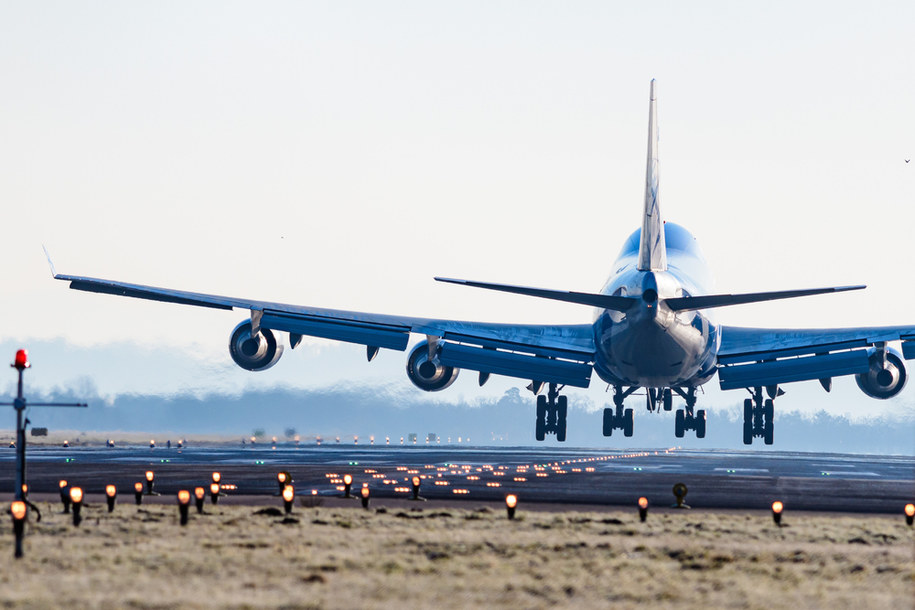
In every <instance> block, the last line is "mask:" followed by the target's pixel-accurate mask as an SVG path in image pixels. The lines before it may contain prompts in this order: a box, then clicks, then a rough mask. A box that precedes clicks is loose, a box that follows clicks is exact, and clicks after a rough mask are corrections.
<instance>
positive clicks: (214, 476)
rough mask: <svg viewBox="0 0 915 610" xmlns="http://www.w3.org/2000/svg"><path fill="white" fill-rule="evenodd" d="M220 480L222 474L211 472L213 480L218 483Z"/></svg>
mask: <svg viewBox="0 0 915 610" xmlns="http://www.w3.org/2000/svg"><path fill="white" fill-rule="evenodd" d="M221 480H222V475H221V474H219V473H218V472H214V473H213V482H214V483H219V482H220V481H221Z"/></svg>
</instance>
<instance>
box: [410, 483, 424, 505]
mask: <svg viewBox="0 0 915 610" xmlns="http://www.w3.org/2000/svg"><path fill="white" fill-rule="evenodd" d="M412 483H413V497H412V498H411V500H417V501H420V502H424V501H425V500H426V499H425V498H420V497H419V484H420V483H422V479H420V478H419V477H413V480H412Z"/></svg>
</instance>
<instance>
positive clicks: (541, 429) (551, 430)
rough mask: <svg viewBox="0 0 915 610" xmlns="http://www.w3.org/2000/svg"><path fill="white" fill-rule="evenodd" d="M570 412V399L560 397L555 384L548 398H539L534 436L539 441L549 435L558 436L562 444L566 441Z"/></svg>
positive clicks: (550, 387)
mask: <svg viewBox="0 0 915 610" xmlns="http://www.w3.org/2000/svg"><path fill="white" fill-rule="evenodd" d="M568 410H569V399H568V397H566V396H560V395H559V389H557V387H556V384H555V383H551V384H550V385H549V389H547V393H546V396H543V395H540V396H538V397H537V426H536V429H535V434H534V436H535V437H536V438H537V440H538V441H542V440H543V439H545V438H546V435H547V434H556V440H557V441H559V442H560V443H562V442H565V440H566V414H567V413H568Z"/></svg>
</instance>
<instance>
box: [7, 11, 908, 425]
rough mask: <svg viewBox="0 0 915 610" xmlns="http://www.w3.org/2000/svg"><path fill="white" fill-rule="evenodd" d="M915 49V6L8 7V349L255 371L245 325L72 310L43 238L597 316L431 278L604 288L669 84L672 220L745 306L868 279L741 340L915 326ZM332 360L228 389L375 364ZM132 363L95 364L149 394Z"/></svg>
mask: <svg viewBox="0 0 915 610" xmlns="http://www.w3.org/2000/svg"><path fill="white" fill-rule="evenodd" d="M913 31H915V5H913V4H912V3H911V2H880V3H872V4H863V3H860V2H769V3H765V4H759V3H757V4H752V3H737V2H706V3H679V2H641V3H631V2H629V3H623V2H620V3H613V2H575V3H569V2H493V1H486V2H460V3H458V2H454V3H443V2H428V1H423V2H345V3H344V2H261V3H256V4H255V3H235V2H222V1H220V2H193V3H189V2H155V3H150V2H145V3H126V2H92V3H79V2H42V3H26V2H3V3H2V4H0V82H2V83H3V85H2V95H0V185H2V191H0V194H2V198H3V208H2V209H3V210H4V214H3V226H4V229H5V230H4V231H3V237H4V239H3V240H2V241H0V260H2V261H3V262H2V263H0V265H2V267H0V268H2V270H3V281H2V289H0V290H2V297H3V298H0V319H2V320H3V323H2V325H0V340H2V341H3V342H4V345H6V344H7V343H9V344H12V343H15V342H19V343H23V344H27V343H28V342H29V341H30V340H31V341H36V340H39V339H42V340H49V341H53V340H57V339H62V340H65V341H67V342H69V343H71V344H75V345H79V346H89V345H91V346H96V347H104V346H105V345H107V344H109V343H111V342H137V343H140V344H143V345H144V346H146V348H148V349H150V350H164V351H165V352H167V351H168V350H179V352H180V353H181V357H182V358H191V360H192V361H195V362H199V363H200V367H201V369H200V371H201V372H195V371H194V370H193V369H192V370H191V371H189V372H188V373H187V377H188V378H189V379H190V380H191V381H189V383H192V384H193V383H196V384H198V385H203V386H205V385H206V384H207V382H206V381H202V380H201V379H202V377H201V376H202V375H203V373H202V371H209V370H210V369H211V368H212V367H213V366H216V367H221V368H224V369H226V370H228V369H230V368H231V364H230V360H229V357H228V354H227V349H226V344H227V341H228V335H229V332H230V331H231V329H232V327H233V326H234V325H235V324H236V323H237V322H238V321H239V320H241V319H242V318H243V317H244V314H243V313H240V312H235V313H226V312H214V311H208V310H204V309H196V308H190V307H180V306H175V305H164V304H157V303H144V302H140V301H136V300H126V299H118V298H114V297H106V296H102V295H89V294H84V293H78V292H75V291H69V290H67V289H66V285H65V284H63V283H62V282H54V281H52V280H51V279H50V278H49V274H48V270H47V265H46V263H45V261H44V258H43V255H42V253H41V244H42V243H44V244H46V245H47V246H48V248H49V249H50V251H51V253H52V255H53V256H54V259H55V263H56V264H57V267H58V270H59V271H61V272H64V273H71V274H81V275H91V276H96V277H107V278H112V279H121V280H126V281H133V282H137V283H146V284H152V285H163V286H170V287H175V288H183V289H190V290H198V291H203V292H212V293H220V294H230V295H237V296H246V297H251V298H263V299H269V300H275V301H282V302H291V303H301V304H310V305H317V306H325V307H339V308H347V309H355V310H363V311H376V312H386V313H401V314H416V315H427V316H434V317H450V318H457V319H481V320H490V321H504V322H513V321H516V322H540V323H547V322H586V321H590V315H591V312H590V310H589V309H588V308H584V307H580V306H575V305H569V304H561V303H552V302H548V301H542V300H537V299H530V298H524V297H519V296H514V295H500V294H494V293H488V292H484V291H479V290H474V289H469V288H461V287H456V286H447V285H441V284H437V283H435V282H433V281H432V276H434V275H445V276H454V277H467V278H473V279H479V280H488V281H496V282H506V283H517V284H527V285H535V286H544V287H551V288H558V289H571V290H582V291H594V290H596V289H598V288H599V287H600V286H601V284H602V282H603V281H604V279H605V278H606V276H607V274H608V273H609V271H610V265H611V262H612V261H613V259H614V258H615V256H616V254H617V251H618V249H619V247H620V245H621V243H622V241H623V240H624V238H625V237H626V236H627V235H628V234H629V233H630V232H631V231H632V230H633V229H634V228H635V227H636V226H637V225H638V223H639V221H640V212H641V205H642V194H643V188H644V168H645V144H646V138H647V117H648V86H649V81H650V79H652V78H657V79H658V87H659V120H660V129H661V145H660V158H661V181H660V183H661V206H662V212H663V214H664V216H665V218H666V219H668V220H670V221H673V222H678V223H680V224H683V225H685V226H686V227H688V228H689V229H690V230H691V231H692V232H693V233H694V234H695V235H696V236H697V238H698V239H699V242H700V244H701V246H702V247H703V249H704V251H705V254H706V257H707V258H708V260H709V263H710V265H711V267H712V270H713V272H714V273H715V275H716V278H717V284H718V286H717V287H718V289H719V290H721V291H729V292H730V291H733V292H738V291H753V290H775V289H791V288H800V287H809V286H823V285H840V284H853V283H867V284H868V285H869V288H868V290H866V291H863V292H861V293H854V294H847V295H837V296H832V297H829V296H826V297H814V298H811V299H803V300H792V301H789V302H783V303H767V304H762V305H754V306H746V307H736V308H730V309H727V310H722V311H721V313H720V316H719V318H720V320H721V321H722V322H725V323H730V324H741V325H753V326H846V325H862V324H867V325H882V324H893V323H904V324H908V323H913V324H915V310H913V307H912V302H913V300H915V288H913V284H912V281H911V278H910V277H909V273H908V270H909V269H908V267H909V263H910V262H911V260H912V258H911V245H910V244H911V241H910V240H911V232H912V227H913V225H915V197H913V194H915V162H913V163H910V164H906V163H905V162H904V159H907V158H912V157H915V138H913V136H915V113H913V112H912V109H913V108H915V64H913V60H912V57H913V55H912V32H913ZM341 350H342V351H341ZM322 352H324V353H327V352H333V353H334V357H333V359H332V360H333V361H334V362H337V361H339V362H341V363H342V362H345V361H346V360H345V358H342V357H340V354H344V355H347V356H349V355H352V356H353V357H354V358H356V359H358V358H359V357H361V356H359V350H356V349H349V348H340V349H337V348H330V347H320V348H310V349H309V350H303V352H301V353H299V352H296V353H294V354H292V356H291V357H286V358H284V360H283V361H282V362H280V364H278V365H277V367H275V369H274V371H270V372H268V373H267V374H266V375H267V376H266V377H258V376H251V375H249V374H247V373H244V372H242V371H237V372H236V371H233V373H232V374H233V375H237V377H236V378H235V379H244V380H245V381H244V383H261V381H260V379H265V380H273V381H276V380H285V381H295V382H296V383H300V384H314V383H320V382H321V381H323V380H325V379H327V378H333V377H334V376H335V375H336V376H338V377H339V378H346V377H347V376H348V375H349V374H350V371H349V370H348V368H347V367H346V365H343V364H341V366H340V368H337V369H334V371H332V372H327V368H328V367H327V366H326V365H321V366H320V370H322V371H323V373H322V374H321V375H320V376H319V375H316V374H314V372H313V371H314V370H315V366H317V365H316V364H315V362H314V361H315V360H317V359H320V357H321V356H320V354H321V353H322ZM119 353H120V352H119ZM0 356H2V354H0ZM387 358H388V360H386V362H390V363H395V364H396V366H395V364H389V365H382V366H381V368H379V369H378V370H379V371H385V372H387V369H385V368H384V367H385V366H388V367H389V368H390V370H392V371H395V374H397V375H399V376H400V378H399V379H398V381H397V383H408V382H406V379H405V376H404V375H403V373H402V363H403V360H404V358H405V356H404V355H403V354H393V355H388V356H387ZM214 363H215V364H214ZM78 364H80V363H70V364H68V365H67V372H68V374H69V372H70V371H71V370H72V369H75V368H78V366H77V365H78ZM122 365H123V366H124V367H136V365H137V363H136V362H133V363H131V362H129V361H128V362H122ZM357 366H358V370H359V371H363V370H364V369H365V367H366V366H367V365H365V363H364V361H359V362H358V363H356V362H354V364H353V367H357ZM148 369H149V370H144V371H143V374H144V378H145V379H146V384H147V385H155V384H157V383H161V384H166V385H168V384H169V383H170V384H172V385H174V383H175V382H174V379H172V378H169V379H170V381H167V382H166V381H165V380H163V379H158V376H159V375H162V376H164V375H165V373H164V372H163V371H161V370H159V369H157V368H156V367H155V366H150V367H148ZM280 369H283V370H282V371H279V372H275V371H278V370H280ZM115 370H117V369H115V368H112V369H107V370H106V371H96V372H94V373H90V372H89V371H87V375H90V376H97V377H98V378H104V377H105V375H106V374H107V375H108V377H111V378H112V379H115V378H116V377H117V378H119V379H121V385H124V383H123V379H125V378H126V377H124V376H123V375H120V374H115V373H114V372H113V371H115ZM310 371H311V372H310ZM359 374H360V375H361V374H362V373H361V372H360V373H359ZM61 375H64V373H63V369H61ZM243 376H244V377H243ZM207 379H208V378H207ZM213 379H214V381H213V383H216V380H217V379H218V376H216V377H213ZM251 379H254V380H253V381H249V380H251ZM220 383H222V382H221V381H220ZM111 384H112V385H110V386H109V387H110V388H113V387H115V386H117V381H116V380H115V381H112V382H111ZM499 384H501V382H499ZM499 384H497V386H498V387H497V389H496V390H494V391H498V390H499V388H504V387H509V386H511V385H517V382H514V381H510V380H506V381H505V383H504V384H502V385H499ZM103 385H104V384H103ZM475 385H476V384H475V376H473V375H467V376H466V378H463V379H462V380H460V381H459V382H458V384H456V386H454V387H453V388H452V390H451V391H457V392H473V391H475V390H474V389H473V388H474V387H475ZM594 385H595V386H597V385H602V384H598V383H595V384H594ZM709 385H717V382H713V383H712V384H709ZM852 385H853V384H852ZM103 389H104V388H103ZM855 391H856V390H855ZM912 392H913V390H912V389H911V388H909V389H908V390H907V391H906V392H905V394H906V395H911V394H912ZM734 396H736V394H734ZM817 396H820V394H817ZM824 396H825V395H824ZM834 398H835V397H833V398H831V400H832V399H834ZM736 399H737V398H733V399H729V400H731V401H734V400H736ZM856 399H857V397H856ZM906 400H907V404H911V403H912V402H913V401H912V400H911V399H906ZM867 404H868V406H869V408H874V409H879V408H882V406H881V405H882V404H883V403H880V402H879V401H873V402H868V403H867Z"/></svg>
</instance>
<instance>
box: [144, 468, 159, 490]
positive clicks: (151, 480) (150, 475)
mask: <svg viewBox="0 0 915 610" xmlns="http://www.w3.org/2000/svg"><path fill="white" fill-rule="evenodd" d="M155 481H156V474H155V473H154V472H153V471H152V470H147V471H146V495H148V496H153V495H156V496H158V495H159V494H158V493H157V492H155V491H153V485H154V484H155Z"/></svg>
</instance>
